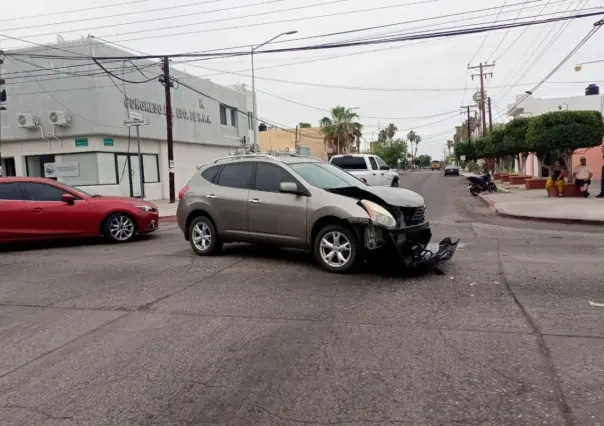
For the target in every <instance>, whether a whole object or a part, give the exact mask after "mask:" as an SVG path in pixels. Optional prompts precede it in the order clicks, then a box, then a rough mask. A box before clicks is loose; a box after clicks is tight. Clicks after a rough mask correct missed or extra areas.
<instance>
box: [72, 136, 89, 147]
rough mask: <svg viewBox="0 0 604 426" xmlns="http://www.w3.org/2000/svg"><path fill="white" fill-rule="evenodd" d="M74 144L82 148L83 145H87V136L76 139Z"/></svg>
mask: <svg viewBox="0 0 604 426" xmlns="http://www.w3.org/2000/svg"><path fill="white" fill-rule="evenodd" d="M75 146H76V148H82V147H84V146H88V138H82V139H76V140H75Z"/></svg>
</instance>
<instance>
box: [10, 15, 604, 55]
mask: <svg viewBox="0 0 604 426" xmlns="http://www.w3.org/2000/svg"><path fill="white" fill-rule="evenodd" d="M601 14H602V11H599V12H590V13H582V14H576V15H570V16H562V17H554V18H548V19H541V20H535V21H532V22H518V23H513V24H505V25H491V26H483V27H476V28H469V29H459V30H452V31H437V32H432V33H429V32H427V33H419V34H415V35H408V36H402V37H391V38H386V39H380V40H370V41H360V42H349V43H329V44H319V45H308V46H301V47H294V48H282V49H266V50H261V51H259V52H257V53H256V54H272V53H283V52H294V51H295V52H302V51H311V50H323V49H340V48H347V47H356V46H363V45H374V44H385V43H396V42H402V41H410V40H426V39H431V38H440V37H455V36H460V35H467V34H476V33H483V32H486V31H489V30H501V29H506V28H520V27H523V26H526V25H541V24H547V23H553V22H562V21H567V20H574V19H581V18H588V17H593V16H597V15H601ZM5 54H7V55H8V53H7V52H5ZM238 54H240V55H249V52H238ZM10 55H11V56H30V57H39V58H42V57H46V58H54V59H66V60H67V59H79V58H70V57H66V56H50V55H33V54H29V55H28V54H24V53H15V52H11V53H10ZM213 55H217V53H214V54H213ZM228 55H233V53H230V54H228ZM163 56H170V57H173V58H174V57H200V54H191V53H185V54H175V55H147V56H132V57H126V59H158V58H161V57H163ZM204 56H207V55H206V54H201V57H204ZM96 58H97V59H98V60H110V59H124V57H115V56H102V57H101V56H97V57H96Z"/></svg>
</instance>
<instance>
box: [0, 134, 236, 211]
mask: <svg viewBox="0 0 604 426" xmlns="http://www.w3.org/2000/svg"><path fill="white" fill-rule="evenodd" d="M103 139H104V138H103V137H99V136H91V137H88V146H87V147H76V146H75V139H73V138H70V139H63V140H62V141H61V142H59V141H56V140H50V141H48V142H47V141H39V140H29V141H11V142H3V144H2V156H3V158H4V157H12V158H14V160H15V168H16V172H17V176H27V166H26V161H27V160H26V158H27V157H28V156H38V155H48V154H49V153H50V154H53V155H55V161H56V162H61V161H72V160H76V161H77V160H79V161H80V170H81V175H83V174H84V173H85V172H86V170H85V167H86V164H87V163H85V162H84V161H82V160H83V158H78V154H86V153H88V154H91V153H108V154H113V153H130V154H136V153H137V143H136V139H135V138H134V137H132V138H131V139H130V143H129V142H128V138H127V137H114V138H113V143H114V145H113V146H105V145H104V141H103ZM230 151H232V149H231V148H230V147H227V146H207V145H200V144H191V143H184V142H175V143H174V166H175V183H176V191H177V192H178V191H179V190H180V189H181V188H182V187H183V186H185V185H186V184H187V182H188V181H189V179H190V178H191V177H192V176H193V174H194V173H195V172H196V170H197V165H199V164H204V163H209V162H210V161H212V160H214V159H216V158H218V157H224V156H227V155H229V153H230ZM141 153H143V154H155V155H157V159H158V168H159V182H153V183H146V184H145V195H146V198H147V199H151V200H159V199H165V198H168V197H169V183H168V182H169V181H168V160H167V158H168V153H167V144H165V143H162V142H160V141H156V140H151V139H145V138H141ZM97 164H98V166H97V167H99V171H95V172H98V173H107V172H109V173H112V172H113V176H115V165H113V166H112V165H111V164H110V163H107V162H99V163H97ZM103 164H105V167H103V170H100V169H101V167H102V165H103ZM111 167H113V169H111ZM118 169H119V172H118V180H117V182H119V181H120V178H121V183H122V185H120V184H119V183H116V184H96V185H80V184H78V182H81V181H78V179H69V178H66V179H59V180H60V181H61V180H63V181H65V183H67V184H70V185H74V186H77V187H79V188H81V189H83V190H84V191H87V192H91V193H96V194H100V195H113V196H130V194H129V185H128V182H127V177H126V178H125V177H124V170H126V169H125V167H124V166H123V165H122V164H120V165H119V166H118ZM88 171H90V170H88ZM151 172H155V171H150V172H145V173H146V174H147V176H149V173H151ZM30 174H31V171H30ZM109 176H111V174H109ZM124 179H126V180H124ZM133 179H138V177H134V178H133ZM101 182H103V180H102V179H101ZM135 195H136V194H135Z"/></svg>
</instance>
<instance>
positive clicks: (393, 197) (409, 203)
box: [326, 186, 424, 207]
mask: <svg viewBox="0 0 604 426" xmlns="http://www.w3.org/2000/svg"><path fill="white" fill-rule="evenodd" d="M326 191H329V192H333V193H334V194H339V195H344V196H346V197H351V198H356V199H358V200H362V199H365V200H369V201H374V202H377V203H378V204H389V205H391V206H395V207H421V206H423V205H424V197H422V196H421V195H419V194H418V193H416V192H413V191H410V190H408V189H403V188H392V187H389V186H365V187H358V186H351V187H347V188H335V189H328V190H326Z"/></svg>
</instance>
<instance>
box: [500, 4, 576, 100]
mask: <svg viewBox="0 0 604 426" xmlns="http://www.w3.org/2000/svg"><path fill="white" fill-rule="evenodd" d="M581 2H582V0H579V1H578V3H577V6H576V8H575V10H576V9H577V8H578V7H579V6H580V4H581ZM572 5H573V3H570V4H569V5H568V7H567V9H566V11H565V12H569V10H570V8H571V7H572ZM557 25H558V24H554V25H553V26H552V27H551V28H550V29H549V31H548V32H547V34H545V37H543V38H542V39H541V41H540V42H539V44H538V45H537V46H536V47H535V48H534V50H533V51H532V53H531V54H528V55H527V52H528V49H529V48H530V47H531V46H530V45H529V46H528V47H527V49H526V50H525V51H524V52H523V54H522V55H521V56H520V60H519V61H518V62H517V63H516V64H515V65H514V67H512V72H514V70H517V71H516V73H515V74H514V75H513V76H512V77H511V78H509V79H508V78H507V77H509V74H508V75H507V76H506V77H505V78H504V84H505V83H506V82H507V83H508V87H507V88H506V89H504V90H502V91H500V92H499V93H498V94H497V97H498V101H501V99H502V98H503V97H504V96H506V95H507V94H508V93H509V91H510V90H511V87H509V85H510V84H513V83H515V82H518V81H519V80H521V79H522V78H524V76H526V74H527V73H528V72H529V71H530V69H531V68H532V67H533V66H534V65H535V64H536V63H537V62H538V61H539V60H540V59H541V58H542V57H543V55H544V54H545V52H547V50H548V49H549V48H550V47H551V44H547V45H546V46H545V47H544V48H543V49H542V50H541V52H540V53H539V54H537V55H535V54H536V52H537V51H538V50H539V48H540V47H541V45H542V44H543V43H544V42H545V40H547V39H548V37H549V36H550V34H551V33H552V31H554V30H555V29H556V27H557ZM562 26H564V23H562ZM546 30H547V28H546V27H544V28H543V29H542V30H541V31H540V32H539V34H538V35H537V38H539V36H540V35H541V34H543V33H544V32H545V31H546ZM558 32H559V30H558ZM556 34H558V33H556ZM556 34H554V36H553V37H552V39H551V40H554V41H555V38H556ZM551 40H550V41H551ZM531 59H533V61H532V62H531V64H530V65H529V66H528V67H527V68H526V69H525V71H524V73H522V72H523V71H522V70H523V68H524V67H525V66H526V65H527V64H528V62H529V61H530V60H531ZM523 60H524V62H523V64H522V65H521V66H518V65H519V63H520V62H521V61H523ZM521 73H522V75H520V74H521Z"/></svg>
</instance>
